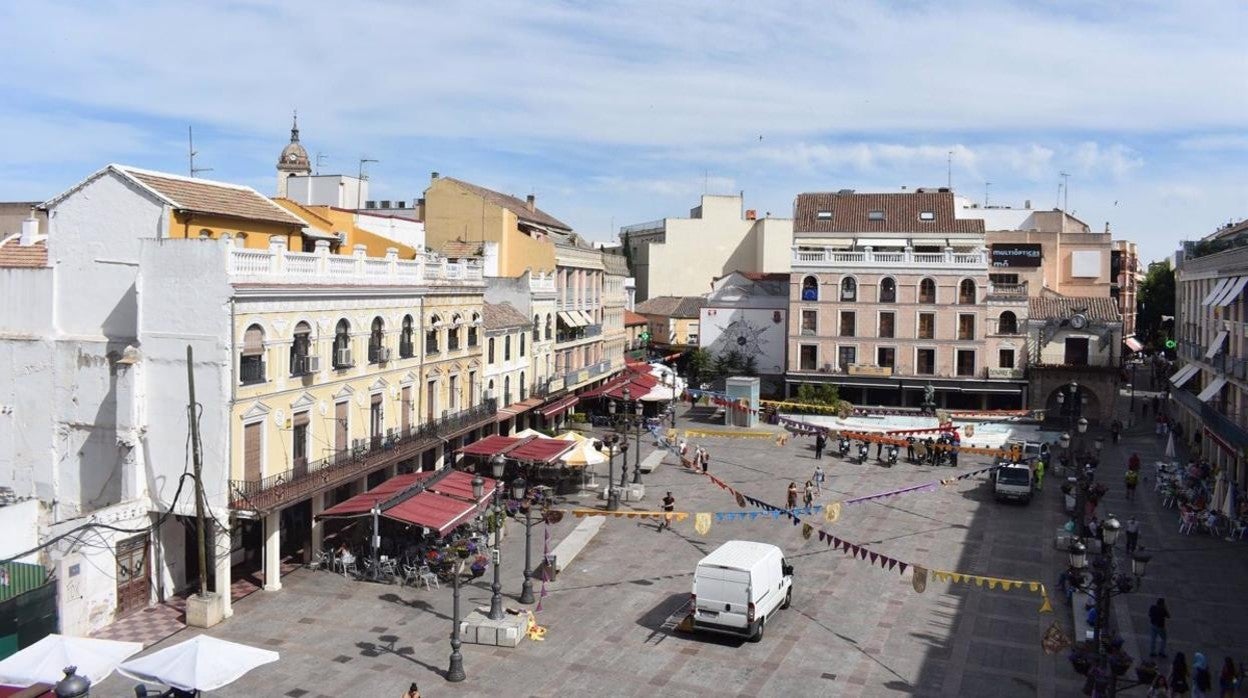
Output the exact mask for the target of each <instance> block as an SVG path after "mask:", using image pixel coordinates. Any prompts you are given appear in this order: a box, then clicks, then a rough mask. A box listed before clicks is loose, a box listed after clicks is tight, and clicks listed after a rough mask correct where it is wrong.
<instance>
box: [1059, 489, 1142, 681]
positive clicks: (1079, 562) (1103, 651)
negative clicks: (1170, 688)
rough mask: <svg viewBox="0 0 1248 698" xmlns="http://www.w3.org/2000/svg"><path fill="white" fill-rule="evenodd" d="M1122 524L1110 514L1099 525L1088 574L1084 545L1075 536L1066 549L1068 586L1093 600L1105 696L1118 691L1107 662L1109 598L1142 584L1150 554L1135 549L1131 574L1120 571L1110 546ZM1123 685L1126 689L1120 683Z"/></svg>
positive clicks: (1113, 543) (1114, 543)
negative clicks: (1072, 574) (1098, 548)
mask: <svg viewBox="0 0 1248 698" xmlns="http://www.w3.org/2000/svg"><path fill="white" fill-rule="evenodd" d="M1121 531H1122V524H1121V523H1119V521H1118V518H1117V517H1116V516H1114V515H1113V514H1110V515H1109V518H1108V519H1107V520H1106V521H1105V523H1104V525H1103V526H1102V528H1101V542H1102V545H1101V554H1100V555H1098V556H1097V559H1096V561H1095V562H1094V563H1093V565H1092V569H1091V571H1090V575H1085V572H1086V571H1087V567H1088V556H1087V546H1085V545H1084V544H1083V541H1081V540H1079V539H1078V538H1075V539H1072V540H1071V543H1070V547H1069V548H1068V550H1067V552H1068V554H1069V557H1070V567H1071V569H1072V570H1074V571H1075V572H1076V574H1077V577H1076V579H1074V580H1072V586H1073V587H1074V588H1076V589H1079V590H1081V591H1085V592H1088V593H1091V594H1092V595H1093V598H1095V599H1096V626H1095V627H1094V628H1093V635H1092V637H1093V644H1094V645H1095V646H1096V658H1097V661H1096V666H1097V669H1098V672H1099V675H1100V678H1101V679H1103V680H1104V682H1105V683H1106V690H1107V693H1106V695H1108V696H1115V695H1117V692H1118V677H1117V673H1118V672H1115V671H1114V667H1113V666H1112V665H1111V662H1110V651H1109V649H1110V646H1111V645H1112V644H1113V640H1112V638H1111V637H1109V635H1110V612H1111V607H1112V606H1111V603H1112V599H1113V597H1115V596H1118V595H1120V594H1128V593H1131V592H1133V591H1138V590H1139V589H1140V587H1141V586H1142V584H1143V579H1144V573H1145V571H1146V569H1147V567H1148V563H1149V561H1150V560H1151V559H1152V557H1151V556H1149V555H1145V554H1143V553H1141V552H1139V551H1138V550H1137V551H1135V552H1133V553H1132V554H1131V574H1130V575H1128V574H1125V573H1120V572H1119V571H1118V567H1117V564H1116V562H1115V560H1114V546H1115V545H1116V544H1117V542H1118V536H1119V533H1120V532H1121ZM1124 688H1128V687H1127V686H1124Z"/></svg>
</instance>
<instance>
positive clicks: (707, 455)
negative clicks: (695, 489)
mask: <svg viewBox="0 0 1248 698" xmlns="http://www.w3.org/2000/svg"><path fill="white" fill-rule="evenodd" d="M698 464H699V465H701V466H702V474H703V475H705V474H706V471H707V469H708V468H710V467H711V452H710V451H708V450H706V449H702V458H701V460H700V461H699V463H698Z"/></svg>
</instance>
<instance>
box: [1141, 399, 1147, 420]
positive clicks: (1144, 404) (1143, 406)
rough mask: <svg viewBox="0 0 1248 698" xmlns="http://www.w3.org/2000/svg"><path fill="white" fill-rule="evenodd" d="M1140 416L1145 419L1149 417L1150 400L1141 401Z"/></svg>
mask: <svg viewBox="0 0 1248 698" xmlns="http://www.w3.org/2000/svg"><path fill="white" fill-rule="evenodd" d="M1140 414H1141V415H1143V416H1145V417H1147V416H1148V400H1147V399H1145V400H1141V401H1140Z"/></svg>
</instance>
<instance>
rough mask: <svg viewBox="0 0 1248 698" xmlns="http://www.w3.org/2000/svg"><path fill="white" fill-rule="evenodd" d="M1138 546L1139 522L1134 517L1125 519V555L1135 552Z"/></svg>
mask: <svg viewBox="0 0 1248 698" xmlns="http://www.w3.org/2000/svg"><path fill="white" fill-rule="evenodd" d="M1139 546H1140V522H1139V521H1136V520H1135V515H1134V514H1132V515H1131V516H1129V517H1127V554H1128V555H1130V554H1131V553H1133V552H1135V549H1136V548H1138V547H1139Z"/></svg>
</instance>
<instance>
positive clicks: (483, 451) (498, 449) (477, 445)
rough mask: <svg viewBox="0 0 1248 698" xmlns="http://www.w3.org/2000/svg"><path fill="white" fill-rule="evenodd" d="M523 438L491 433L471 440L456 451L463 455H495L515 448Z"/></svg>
mask: <svg viewBox="0 0 1248 698" xmlns="http://www.w3.org/2000/svg"><path fill="white" fill-rule="evenodd" d="M523 440H524V439H520V438H515V437H512V436H499V435H497V434H493V435H491V436H487V437H485V438H484V439H481V440H480V441H473V442H472V443H470V444H468V445H467V446H464V447H463V448H461V449H459V451H458V453H461V454H463V455H465V456H486V457H489V456H495V455H498V454H500V453H506V452H507V451H509V450H511V449H513V448H515V447H516V446H517V445H519V443H520V442H521V441H523Z"/></svg>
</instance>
